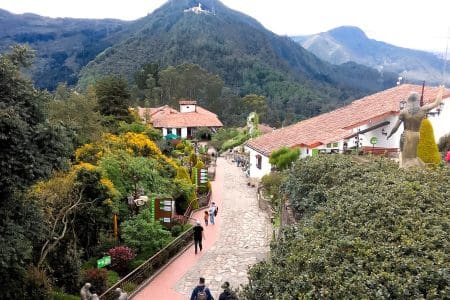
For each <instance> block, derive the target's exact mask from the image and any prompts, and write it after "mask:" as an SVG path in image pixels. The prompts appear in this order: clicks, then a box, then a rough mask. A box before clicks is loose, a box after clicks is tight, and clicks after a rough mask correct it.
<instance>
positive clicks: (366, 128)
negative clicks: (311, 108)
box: [245, 84, 450, 177]
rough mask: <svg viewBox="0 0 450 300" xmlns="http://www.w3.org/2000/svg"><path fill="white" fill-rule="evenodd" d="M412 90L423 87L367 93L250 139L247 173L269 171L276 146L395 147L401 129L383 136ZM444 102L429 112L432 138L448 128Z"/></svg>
mask: <svg viewBox="0 0 450 300" xmlns="http://www.w3.org/2000/svg"><path fill="white" fill-rule="evenodd" d="M438 90H439V88H438V87H425V88H424V93H423V102H424V103H425V104H426V103H432V102H434V101H435V99H436V96H437V93H438ZM411 92H417V93H419V95H421V93H422V86H420V85H412V84H402V85H399V86H396V87H394V88H391V89H388V90H385V91H382V92H379V93H376V94H372V95H369V96H367V97H364V98H362V99H359V100H355V101H353V102H352V103H351V104H349V105H346V106H344V107H341V108H339V109H336V110H334V111H331V112H328V113H324V114H321V115H318V116H316V117H313V118H310V119H307V120H303V121H300V122H298V123H295V124H293V125H290V126H287V127H284V128H280V129H277V130H274V131H272V132H270V133H267V134H265V135H262V136H260V137H257V138H254V139H251V140H249V141H248V142H247V143H246V145H245V146H246V150H247V151H248V152H249V153H250V176H251V177H262V176H263V175H265V174H268V173H269V172H270V170H271V166H270V164H269V156H270V154H271V153H272V152H273V151H275V150H277V149H279V148H281V147H289V148H300V155H301V157H306V156H311V155H317V154H318V153H342V152H344V151H346V150H350V149H357V150H360V151H365V152H374V153H385V152H398V151H399V143H400V135H401V133H402V132H403V130H402V129H403V128H402V127H401V128H399V130H398V131H397V132H396V133H395V134H394V135H393V136H392V137H391V138H390V139H389V140H388V139H387V135H388V133H389V132H390V131H391V129H392V127H393V126H394V124H395V122H396V121H397V116H398V114H399V112H400V106H401V105H402V103H404V102H403V101H405V100H406V98H407V97H408V96H409V94H410V93H411ZM449 98H450V90H445V91H444V95H443V99H444V100H443V102H442V103H445V102H448V99H449ZM448 106H449V104H447V105H444V106H440V107H438V108H435V109H434V110H432V111H431V112H430V114H429V115H430V117H429V119H430V121H431V123H432V124H433V128H434V134H435V138H436V139H437V140H439V138H440V137H442V136H443V135H445V134H448V133H449V132H450V108H449V107H448Z"/></svg>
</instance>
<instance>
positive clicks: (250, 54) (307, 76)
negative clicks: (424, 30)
mask: <svg viewBox="0 0 450 300" xmlns="http://www.w3.org/2000/svg"><path fill="white" fill-rule="evenodd" d="M201 4H202V8H203V9H204V10H206V11H208V12H204V13H199V14H196V13H193V12H191V11H189V12H185V11H186V10H189V9H190V8H193V7H196V6H197V5H198V2H197V1H192V0H180V1H170V2H167V3H166V4H165V5H163V6H162V7H160V8H159V9H157V10H155V11H154V12H153V13H152V14H150V15H148V16H146V17H144V18H142V19H139V20H136V21H135V22H133V24H131V25H130V26H129V28H128V29H127V30H128V32H129V34H128V35H127V38H126V39H124V40H122V41H121V42H119V43H117V44H115V45H114V46H112V47H110V48H108V49H106V50H105V51H103V52H102V53H101V54H99V55H98V56H97V57H96V58H95V59H94V60H93V61H91V62H90V63H89V64H88V65H87V66H86V67H84V68H83V70H82V71H81V73H80V80H79V86H81V87H86V86H87V85H88V84H89V83H92V82H93V81H95V80H96V79H97V78H99V77H101V76H104V75H110V74H117V75H123V76H125V77H126V78H127V79H129V80H130V81H132V79H133V74H134V73H135V72H136V71H137V70H139V69H140V68H141V67H142V65H144V64H145V63H149V62H153V63H154V62H156V63H158V64H159V65H160V66H162V67H163V68H164V67H167V66H171V65H172V66H175V65H179V64H182V63H195V64H198V65H200V66H201V67H203V68H205V69H206V70H207V71H208V72H211V73H214V74H218V75H219V76H220V77H221V78H222V79H223V80H224V81H225V84H226V85H227V86H229V87H232V88H233V89H234V90H236V91H238V93H239V94H240V95H245V94H248V93H256V94H261V95H264V96H266V97H268V102H269V105H271V108H275V107H276V110H278V111H284V112H291V113H292V114H293V116H294V119H299V118H304V117H308V116H310V115H314V114H317V113H320V112H322V111H324V110H327V109H329V108H334V107H336V106H338V105H340V104H341V103H342V102H343V101H346V100H349V99H354V98H358V97H360V96H363V95H366V94H368V93H371V92H375V91H379V90H381V89H384V88H386V87H390V86H392V85H394V84H395V81H396V78H395V76H394V75H393V74H387V73H384V74H380V73H379V72H378V71H376V70H374V69H371V68H368V67H365V66H361V65H358V64H355V63H349V64H345V65H342V66H336V65H332V64H329V63H326V62H324V61H322V60H320V59H318V58H317V57H316V56H314V55H312V54H311V53H310V52H308V51H306V50H305V49H304V48H302V47H300V46H299V45H298V44H297V43H295V42H293V41H292V40H291V39H290V38H288V37H281V36H278V35H276V34H274V33H272V32H270V31H269V30H267V29H265V28H264V27H263V26H262V25H261V24H260V23H259V22H257V21H256V20H254V19H252V18H251V17H249V16H247V15H244V14H242V13H240V12H237V11H234V10H231V9H229V8H228V7H226V6H225V5H223V4H222V3H221V2H220V1H216V0H204V1H201ZM319 102H320V103H321V104H318V103H319ZM307 106H309V107H310V108H309V112H305V107H307ZM328 106H329V107H328ZM278 119H279V120H280V119H282V117H278ZM269 122H270V121H269ZM274 123H275V122H272V124H274Z"/></svg>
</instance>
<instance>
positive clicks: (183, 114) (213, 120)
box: [138, 99, 223, 138]
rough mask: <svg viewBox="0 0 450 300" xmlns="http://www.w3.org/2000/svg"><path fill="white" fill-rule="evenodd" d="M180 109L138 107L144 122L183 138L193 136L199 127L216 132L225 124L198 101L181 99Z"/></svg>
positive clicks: (164, 132)
mask: <svg viewBox="0 0 450 300" xmlns="http://www.w3.org/2000/svg"><path fill="white" fill-rule="evenodd" d="M179 104H180V111H177V110H176V109H174V108H172V107H170V106H168V105H164V106H161V107H156V108H143V107H138V114H139V117H140V118H141V119H142V121H143V122H145V123H147V124H152V126H153V127H154V128H159V129H161V130H162V133H163V136H166V135H168V134H176V135H177V136H179V137H181V138H192V137H193V136H194V134H195V132H196V131H197V130H198V128H201V127H207V128H209V129H211V130H212V131H213V132H215V131H216V130H217V129H218V128H221V127H222V126H223V124H222V122H220V120H219V118H218V117H217V115H216V114H215V113H213V112H210V111H209V110H206V109H204V108H202V107H200V106H198V105H197V101H194V100H190V99H183V100H180V101H179Z"/></svg>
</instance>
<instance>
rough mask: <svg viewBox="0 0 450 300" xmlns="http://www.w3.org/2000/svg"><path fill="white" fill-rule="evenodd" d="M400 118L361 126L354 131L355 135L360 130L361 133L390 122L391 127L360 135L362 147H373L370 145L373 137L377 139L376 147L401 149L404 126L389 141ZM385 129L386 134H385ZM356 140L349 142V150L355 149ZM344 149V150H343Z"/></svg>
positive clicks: (394, 117)
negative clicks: (388, 136)
mask: <svg viewBox="0 0 450 300" xmlns="http://www.w3.org/2000/svg"><path fill="white" fill-rule="evenodd" d="M397 119H398V116H388V117H386V119H384V120H381V121H377V122H370V123H368V124H365V125H362V126H359V127H357V128H354V129H353V133H357V132H358V129H359V130H360V131H363V130H365V129H367V128H369V127H373V126H376V125H378V124H381V123H383V122H385V121H389V122H390V124H389V125H385V126H382V127H380V128H377V129H374V130H371V131H368V132H366V133H362V134H360V135H359V137H360V143H361V144H362V145H360V147H372V144H371V143H370V139H371V138H372V137H376V138H377V143H376V144H375V147H381V148H399V147H400V136H401V134H402V132H403V124H402V125H400V127H399V128H398V130H397V132H396V133H395V134H394V135H392V136H391V137H390V138H389V139H387V135H388V134H389V133H390V132H391V130H392V128H393V127H394V125H395V123H396V122H397ZM383 129H384V131H385V133H386V134H383V133H382V132H383ZM355 140H356V139H355V138H351V139H349V140H348V148H352V147H354V146H355V145H356V144H355ZM341 149H342V148H341Z"/></svg>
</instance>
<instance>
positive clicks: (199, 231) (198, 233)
mask: <svg viewBox="0 0 450 300" xmlns="http://www.w3.org/2000/svg"><path fill="white" fill-rule="evenodd" d="M193 230H194V246H195V254H197V246H198V247H199V249H200V251H202V248H203V245H202V239H205V233H204V232H203V227H202V225H201V224H200V221H197V224H196V225H195V226H194V228H193Z"/></svg>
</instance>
